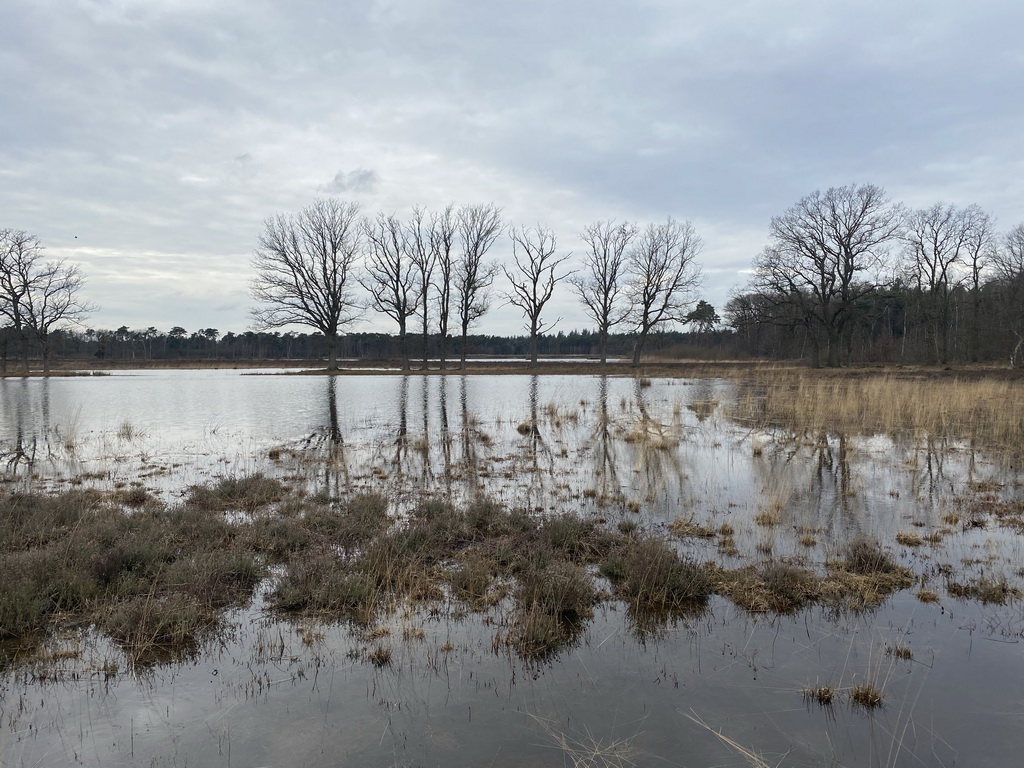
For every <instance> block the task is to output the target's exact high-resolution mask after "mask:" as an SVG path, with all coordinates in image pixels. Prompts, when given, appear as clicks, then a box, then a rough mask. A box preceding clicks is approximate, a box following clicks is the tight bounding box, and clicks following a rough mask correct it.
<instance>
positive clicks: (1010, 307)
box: [993, 222, 1024, 367]
mask: <svg viewBox="0 0 1024 768" xmlns="http://www.w3.org/2000/svg"><path fill="white" fill-rule="evenodd" d="M993 266H994V268H995V273H996V289H997V292H998V295H999V298H1000V302H999V303H1000V312H1001V314H1003V315H1004V316H1005V319H1004V321H1003V322H1004V323H1005V325H1006V327H1007V329H1008V330H1009V331H1010V333H1012V334H1013V336H1014V338H1015V339H1016V343H1015V345H1014V348H1013V351H1012V352H1011V353H1010V365H1012V366H1014V367H1016V366H1018V365H1020V364H1021V362H1022V359H1021V351H1022V350H1024V222H1021V223H1020V224H1017V225H1016V226H1015V227H1013V229H1011V230H1010V231H1009V232H1007V233H1006V235H1004V236H1003V242H1002V247H1001V248H999V250H998V251H996V252H995V253H994V254H993Z"/></svg>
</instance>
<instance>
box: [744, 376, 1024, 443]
mask: <svg viewBox="0 0 1024 768" xmlns="http://www.w3.org/2000/svg"><path fill="white" fill-rule="evenodd" d="M760 380H761V381H762V382H763V384H762V385H761V386H756V387H748V388H746V389H745V390H743V393H742V394H741V395H740V397H739V398H738V400H737V401H735V402H734V403H733V404H732V406H731V411H730V412H731V415H732V416H733V417H734V418H737V419H739V420H740V421H742V422H744V423H746V424H749V425H751V426H752V427H766V428H768V427H781V428H784V429H790V430H793V431H795V432H797V433H801V434H818V433H820V432H821V431H822V430H827V431H829V432H838V433H853V434H888V435H902V434H911V435H928V436H933V437H939V436H945V437H950V438H962V439H971V440H976V441H978V442H979V443H981V444H984V445H988V446H993V447H1003V448H1007V449H1010V450H1015V451H1016V450H1019V449H1020V446H1021V445H1022V444H1024V382H1021V381H1020V380H1019V379H1000V378H996V377H989V378H976V377H972V378H969V379H968V378H966V377H965V378H964V379H958V378H955V377H954V378H947V377H936V376H906V375H901V376H897V375H894V374H891V373H877V374H875V373H865V374H862V375H858V376H844V377H842V378H838V377H832V376H823V375H820V374H817V373H815V372H812V371H805V372H791V373H789V374H787V375H785V376H777V375H775V376H773V375H764V376H762V377H760Z"/></svg>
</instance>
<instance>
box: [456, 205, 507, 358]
mask: <svg viewBox="0 0 1024 768" xmlns="http://www.w3.org/2000/svg"><path fill="white" fill-rule="evenodd" d="M501 229H502V224H501V209H500V208H498V207H497V206H496V205H494V203H486V204H481V205H466V206H463V207H462V208H460V209H459V213H458V230H459V246H460V248H461V252H460V254H459V258H458V261H456V263H455V268H454V270H453V272H454V286H455V302H456V306H457V311H458V316H459V326H460V329H461V331H462V344H461V345H460V349H459V352H460V355H461V361H460V362H461V367H462V368H465V367H466V346H467V339H468V337H469V329H470V327H471V326H472V325H473V324H474V323H475V322H476V321H477V320H479V319H480V318H481V317H483V315H484V314H485V313H486V312H487V310H488V309H490V296H489V295H488V289H489V288H490V287H491V284H492V283H493V282H494V276H495V275H496V274H497V273H498V267H497V265H495V264H488V263H486V262H485V261H484V256H485V255H486V254H487V251H488V250H490V248H491V246H492V245H494V241H495V240H496V239H497V238H498V235H500V234H501Z"/></svg>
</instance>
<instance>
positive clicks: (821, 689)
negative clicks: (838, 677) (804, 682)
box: [803, 685, 836, 707]
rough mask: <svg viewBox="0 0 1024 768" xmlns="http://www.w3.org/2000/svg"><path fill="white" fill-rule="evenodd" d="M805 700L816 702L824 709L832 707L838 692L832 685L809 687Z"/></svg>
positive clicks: (806, 689) (805, 692) (805, 691)
mask: <svg viewBox="0 0 1024 768" xmlns="http://www.w3.org/2000/svg"><path fill="white" fill-rule="evenodd" d="M803 693H804V698H805V699H807V700H808V701H816V702H818V704H820V705H821V706H823V707H831V706H832V702H833V701H834V700H835V697H836V691H835V688H833V687H832V686H830V685H819V686H815V687H810V686H808V687H807V688H804V691H803Z"/></svg>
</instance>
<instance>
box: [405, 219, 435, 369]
mask: <svg viewBox="0 0 1024 768" xmlns="http://www.w3.org/2000/svg"><path fill="white" fill-rule="evenodd" d="M406 243H407V245H408V249H409V258H410V259H411V260H412V267H413V269H414V270H415V272H416V281H417V289H418V290H419V294H420V302H419V317H420V330H421V335H422V341H423V350H422V352H423V370H424V371H425V370H427V369H428V368H429V360H430V306H431V303H430V289H431V287H432V286H433V277H434V269H435V268H436V267H437V263H438V252H437V251H436V250H435V249H434V228H433V217H431V216H430V215H429V214H428V213H427V212H426V211H425V210H424V209H422V208H420V207H419V206H415V207H414V208H413V209H412V218H411V219H410V220H409V225H408V227H407V230H406Z"/></svg>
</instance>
